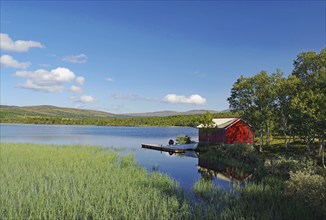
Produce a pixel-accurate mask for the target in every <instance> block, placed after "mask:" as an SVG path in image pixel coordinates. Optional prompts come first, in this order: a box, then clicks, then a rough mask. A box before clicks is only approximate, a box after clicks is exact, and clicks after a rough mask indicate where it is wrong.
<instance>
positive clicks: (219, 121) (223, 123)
mask: <svg viewBox="0 0 326 220" xmlns="http://www.w3.org/2000/svg"><path fill="white" fill-rule="evenodd" d="M237 120H240V118H214V119H213V126H212V128H227V127H228V126H230V125H231V124H233V123H234V122H236V121H237ZM204 127H205V126H204V125H203V124H200V125H198V126H197V128H204Z"/></svg>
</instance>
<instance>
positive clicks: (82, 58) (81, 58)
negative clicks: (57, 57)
mask: <svg viewBox="0 0 326 220" xmlns="http://www.w3.org/2000/svg"><path fill="white" fill-rule="evenodd" d="M87 59H88V57H87V56H86V55H85V54H83V53H82V54H79V55H69V56H65V57H64V58H62V60H63V61H66V62H69V63H86V62H87Z"/></svg>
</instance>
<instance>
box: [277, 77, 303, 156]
mask: <svg viewBox="0 0 326 220" xmlns="http://www.w3.org/2000/svg"><path fill="white" fill-rule="evenodd" d="M298 84H299V80H298V78H297V77H296V76H294V75H290V76H289V77H288V78H285V77H283V73H281V72H280V71H278V72H277V74H276V84H275V89H276V93H275V94H276V95H275V108H274V110H275V120H276V123H277V124H278V125H279V126H280V127H281V129H282V133H283V137H284V146H285V149H286V150H288V138H287V136H288V133H289V130H290V128H291V117H292V109H291V101H292V98H293V97H294V95H295V94H296V93H297V88H298Z"/></svg>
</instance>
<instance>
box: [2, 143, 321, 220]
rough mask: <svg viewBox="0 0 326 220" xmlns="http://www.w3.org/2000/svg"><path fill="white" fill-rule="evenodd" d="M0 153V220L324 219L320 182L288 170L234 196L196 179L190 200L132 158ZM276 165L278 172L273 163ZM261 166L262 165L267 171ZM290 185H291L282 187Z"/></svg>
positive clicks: (31, 150) (20, 149)
mask: <svg viewBox="0 0 326 220" xmlns="http://www.w3.org/2000/svg"><path fill="white" fill-rule="evenodd" d="M232 152H233V151H232ZM0 153H1V154H0V165H1V166H0V219H323V218H325V216H326V212H325V209H323V201H324V200H323V199H324V198H325V197H323V196H325V195H323V194H322V193H323V192H324V191H323V190H324V188H323V187H324V184H325V183H326V181H325V178H324V177H323V176H320V175H317V174H311V175H306V173H304V174H300V173H297V172H293V173H290V175H291V176H290V177H288V179H287V180H284V179H282V178H280V177H277V175H275V173H274V174H273V175H266V176H263V177H262V179H261V180H260V181H254V182H251V183H248V184H247V185H246V187H244V188H240V187H238V188H236V189H235V191H234V192H233V193H227V192H224V191H223V190H221V189H219V188H218V187H216V186H214V185H213V184H212V182H210V180H207V179H205V178H202V179H199V180H198V181H197V182H196V183H195V185H194V186H193V195H190V196H188V195H185V193H184V192H183V191H182V189H180V188H179V187H178V184H177V183H176V182H175V181H173V180H172V179H171V178H169V177H167V176H165V175H162V174H160V173H158V172H154V173H148V172H147V171H146V170H144V169H142V168H140V167H139V166H138V165H137V163H136V162H135V161H134V159H133V156H131V155H129V156H124V157H120V156H117V154H116V153H115V152H113V151H112V150H110V151H109V150H106V149H103V148H98V147H81V146H48V145H35V144H7V143H1V146H0ZM229 153H230V152H229ZM247 156H249V157H250V158H251V156H250V155H247ZM247 156H246V157H247ZM253 163H254V162H253ZM275 167H276V168H277V169H281V168H280V167H279V165H277V164H276V165H275ZM267 168H268V165H266V170H267V171H268V169H267ZM272 171H273V172H275V169H274V170H270V172H272ZM323 181H324V182H323ZM303 182H304V183H305V184H306V185H302V183H303ZM291 184H292V185H293V187H289V186H291ZM297 191H298V192H302V193H301V194H300V193H299V194H298V193H296V192H297ZM316 192H317V193H316ZM318 192H321V194H318ZM314 193H315V194H314ZM307 195H308V196H307ZM311 198H315V199H314V200H311ZM305 199H306V200H305Z"/></svg>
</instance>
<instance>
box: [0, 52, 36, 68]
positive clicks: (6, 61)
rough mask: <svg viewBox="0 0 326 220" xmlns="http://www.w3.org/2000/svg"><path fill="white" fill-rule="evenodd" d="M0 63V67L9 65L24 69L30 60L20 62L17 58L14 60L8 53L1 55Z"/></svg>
mask: <svg viewBox="0 0 326 220" xmlns="http://www.w3.org/2000/svg"><path fill="white" fill-rule="evenodd" d="M0 64H1V67H11V68H17V69H26V68H27V67H29V66H30V65H31V63H30V62H24V63H20V62H18V61H17V60H15V59H14V58H13V57H12V56H9V55H2V56H1V57H0Z"/></svg>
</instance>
